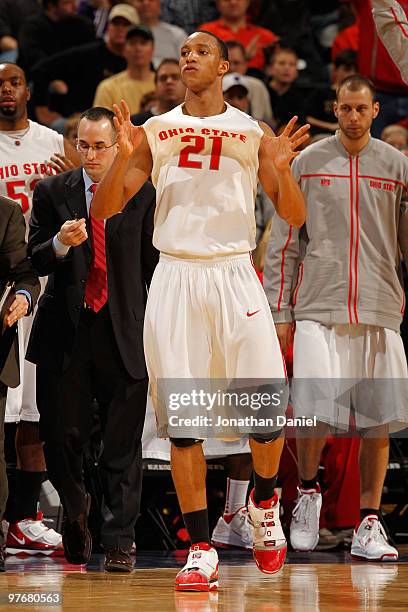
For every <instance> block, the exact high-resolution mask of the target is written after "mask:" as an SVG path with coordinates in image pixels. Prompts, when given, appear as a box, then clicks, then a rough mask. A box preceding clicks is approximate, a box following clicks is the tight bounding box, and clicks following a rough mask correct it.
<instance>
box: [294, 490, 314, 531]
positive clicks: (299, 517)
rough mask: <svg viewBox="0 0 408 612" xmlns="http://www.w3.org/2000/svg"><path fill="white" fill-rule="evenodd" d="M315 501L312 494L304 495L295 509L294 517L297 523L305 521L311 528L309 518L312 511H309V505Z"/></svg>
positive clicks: (306, 525) (304, 523) (307, 526)
mask: <svg viewBox="0 0 408 612" xmlns="http://www.w3.org/2000/svg"><path fill="white" fill-rule="evenodd" d="M312 502H313V499H312V495H310V494H306V495H302V496H301V497H300V498H299V500H298V502H297V504H296V506H295V509H294V510H293V517H294V518H295V519H296V522H297V523H303V525H305V527H306V529H308V528H309V520H308V519H309V518H310V515H311V513H310V512H309V506H310V504H311V503H312Z"/></svg>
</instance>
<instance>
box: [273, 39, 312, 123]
mask: <svg viewBox="0 0 408 612" xmlns="http://www.w3.org/2000/svg"><path fill="white" fill-rule="evenodd" d="M297 62H298V56H297V54H296V52H295V51H294V50H293V49H290V48H287V47H277V48H276V50H275V51H274V53H273V54H272V55H271V57H270V60H269V63H268V65H267V67H266V71H265V72H266V74H267V75H268V77H269V82H268V86H269V95H270V98H271V106H272V112H273V116H274V118H275V127H276V128H279V127H280V126H281V125H284V124H286V123H287V122H288V121H289V120H290V119H291V118H292V117H293V116H294V115H298V116H301V115H302V106H303V93H302V91H301V90H300V89H299V88H298V87H297V86H296V84H295V81H296V79H297V76H298V70H297Z"/></svg>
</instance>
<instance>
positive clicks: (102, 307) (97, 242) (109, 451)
mask: <svg viewBox="0 0 408 612" xmlns="http://www.w3.org/2000/svg"><path fill="white" fill-rule="evenodd" d="M77 148H78V151H79V153H80V155H81V157H82V167H81V168H78V169H75V170H72V171H69V172H65V173H63V174H60V175H59V176H54V177H50V178H47V179H45V180H44V181H41V182H40V183H38V185H37V187H36V189H35V191H34V197H33V211H32V217H31V221H30V235H29V253H30V255H31V258H32V262H33V265H34V267H35V268H36V270H37V271H38V273H39V274H40V276H44V275H49V278H48V283H47V286H46V289H45V292H44V294H43V295H42V296H41V298H40V300H39V304H38V312H37V315H36V317H35V320H34V324H33V328H32V333H31V337H30V342H29V346H28V351H27V359H28V360H29V361H32V362H33V363H36V364H37V405H38V409H39V412H40V435H41V437H42V439H43V440H44V442H45V445H44V451H45V457H46V462H47V467H48V474H49V477H50V480H51V482H52V483H53V485H54V486H55V488H56V490H57V491H58V493H59V495H60V498H61V501H62V504H63V506H64V509H65V512H66V515H67V521H66V523H65V526H64V533H63V544H64V551H65V557H66V559H67V560H68V561H69V562H71V563H77V564H83V563H86V562H87V561H88V559H89V556H90V554H91V538H90V534H89V530H88V527H87V516H88V512H89V496H88V495H87V493H86V490H85V486H84V481H83V476H82V463H83V450H84V445H85V444H86V442H87V441H88V440H89V437H90V433H91V426H92V416H93V415H92V403H93V400H94V398H96V399H97V401H98V404H99V408H100V417H101V425H102V453H101V456H100V461H99V466H100V472H101V478H102V483H103V494H104V497H103V506H102V515H103V520H104V522H103V525H102V531H101V539H102V544H103V546H104V549H105V568H106V570H107V571H131V570H132V567H133V562H132V560H131V557H130V548H131V545H132V543H133V538H134V526H135V522H136V519H137V517H138V514H139V506H140V493H141V479H142V463H141V435H142V429H143V423H144V415H145V406H146V393H147V373H146V369H145V362H144V352H143V318H144V309H145V301H146V293H147V287H148V286H149V284H150V280H151V277H152V275H153V271H154V268H155V265H156V263H157V260H158V253H157V251H156V250H155V249H154V247H153V246H152V234H153V215H154V206H155V194H154V189H153V187H152V186H151V185H150V183H146V184H145V185H144V187H143V189H142V191H141V192H139V194H138V195H137V196H136V197H134V198H132V199H131V200H130V201H129V202H128V204H127V205H126V207H125V209H124V210H123V212H122V214H119V215H116V216H115V217H113V218H112V219H110V220H109V221H107V222H106V226H104V224H103V222H102V223H101V222H100V221H98V220H96V219H94V218H93V216H92V198H93V193H94V192H95V190H96V188H97V186H98V183H99V182H100V181H101V180H102V177H103V176H104V174H105V173H106V171H107V170H108V168H109V167H110V165H111V164H112V162H113V159H114V157H115V155H116V149H117V145H116V130H115V127H114V124H113V113H112V112H111V111H109V110H107V109H105V108H100V107H95V108H92V109H90V110H88V111H85V112H84V113H83V114H82V115H81V118H80V120H79V124H78V146H77Z"/></svg>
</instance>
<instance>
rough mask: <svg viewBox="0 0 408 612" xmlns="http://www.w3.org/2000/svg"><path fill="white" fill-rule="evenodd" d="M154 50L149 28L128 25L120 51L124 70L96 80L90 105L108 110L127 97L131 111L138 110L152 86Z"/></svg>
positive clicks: (152, 88)
mask: <svg viewBox="0 0 408 612" xmlns="http://www.w3.org/2000/svg"><path fill="white" fill-rule="evenodd" d="M153 51H154V41H153V34H152V32H151V31H150V30H149V28H146V27H145V26H142V25H138V26H133V27H132V28H129V30H128V31H127V34H126V42H125V48H124V50H123V56H124V58H125V59H126V62H127V67H126V70H124V71H123V72H119V74H115V75H114V76H111V77H109V78H108V79H105V80H104V81H101V83H99V85H98V87H97V90H96V93H95V99H94V103H93V105H94V106H103V107H105V108H108V109H110V110H111V109H112V107H113V105H114V104H120V101H121V100H126V102H127V104H128V106H129V109H130V112H131V113H138V112H139V110H140V100H141V98H142V96H143V95H144V94H145V93H148V92H150V91H153V90H154V88H155V86H154V72H153V70H152V58H153Z"/></svg>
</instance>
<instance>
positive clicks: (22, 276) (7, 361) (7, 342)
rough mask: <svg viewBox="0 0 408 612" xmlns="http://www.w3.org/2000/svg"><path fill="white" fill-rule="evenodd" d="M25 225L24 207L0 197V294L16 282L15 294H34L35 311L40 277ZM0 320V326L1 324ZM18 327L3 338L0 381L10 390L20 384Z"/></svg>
mask: <svg viewBox="0 0 408 612" xmlns="http://www.w3.org/2000/svg"><path fill="white" fill-rule="evenodd" d="M25 232H26V225H25V221H24V217H23V213H22V212H21V208H20V206H19V205H18V204H16V203H15V202H12V201H11V200H9V199H7V198H4V197H2V196H0V295H2V294H3V289H4V287H5V286H6V284H7V282H8V281H10V282H14V291H18V290H19V289H24V290H25V291H28V292H29V294H30V295H31V307H32V308H34V306H35V303H36V301H37V298H38V295H39V293H40V283H39V282H38V275H37V273H36V272H35V270H34V268H33V267H32V265H31V263H30V261H29V259H28V257H27V244H26V241H25ZM2 323H3V322H2V321H0V325H2ZM17 340H18V339H17V325H13V326H12V327H11V328H7V330H6V331H5V332H4V333H3V334H2V335H1V337H0V360H1V366H0V381H1V382H2V383H3V384H4V385H6V386H7V387H17V386H18V385H19V384H20V368H19V352H18V341H17Z"/></svg>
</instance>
